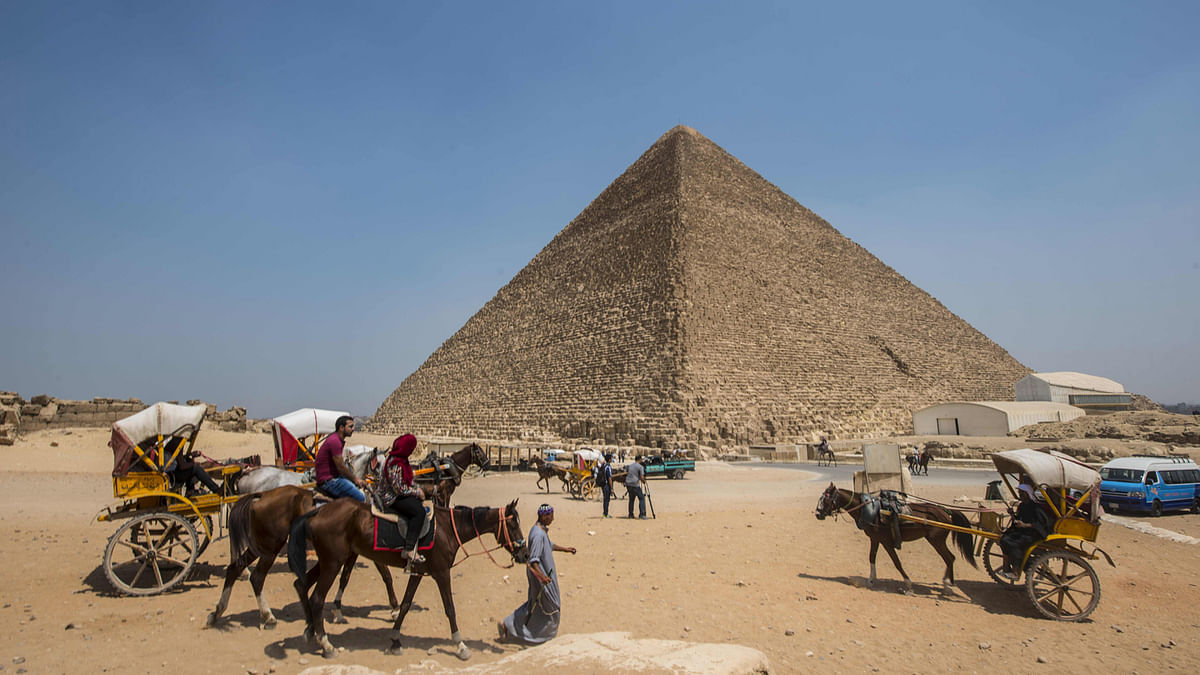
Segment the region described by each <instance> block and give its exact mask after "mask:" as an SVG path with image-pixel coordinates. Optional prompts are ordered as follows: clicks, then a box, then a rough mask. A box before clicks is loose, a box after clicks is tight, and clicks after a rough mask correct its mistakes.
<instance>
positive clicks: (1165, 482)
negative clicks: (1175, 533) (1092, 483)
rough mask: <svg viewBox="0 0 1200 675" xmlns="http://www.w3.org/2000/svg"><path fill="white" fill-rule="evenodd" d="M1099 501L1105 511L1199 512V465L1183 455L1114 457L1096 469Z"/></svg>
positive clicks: (1159, 513)
mask: <svg viewBox="0 0 1200 675" xmlns="http://www.w3.org/2000/svg"><path fill="white" fill-rule="evenodd" d="M1100 501H1101V503H1102V504H1103V505H1104V508H1106V509H1108V510H1109V511H1116V510H1126V511H1147V512H1149V513H1150V514H1151V515H1155V516H1158V515H1162V512H1163V511H1176V510H1183V509H1191V511H1192V513H1200V466H1197V465H1196V463H1195V462H1194V461H1192V459H1191V458H1190V457H1186V456H1183V455H1171V456H1170V457H1157V456H1150V455H1135V456H1133V457H1121V458H1119V459H1114V460H1112V461H1111V462H1109V463H1108V464H1105V465H1104V466H1103V467H1102V468H1101V469H1100Z"/></svg>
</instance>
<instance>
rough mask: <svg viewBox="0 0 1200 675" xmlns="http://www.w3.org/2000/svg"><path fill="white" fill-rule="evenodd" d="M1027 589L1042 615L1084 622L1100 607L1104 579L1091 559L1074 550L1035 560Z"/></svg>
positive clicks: (1047, 554)
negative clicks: (1101, 584) (1101, 582)
mask: <svg viewBox="0 0 1200 675" xmlns="http://www.w3.org/2000/svg"><path fill="white" fill-rule="evenodd" d="M1025 588H1026V589H1027V590H1028V591H1029V599H1030V600H1032V601H1033V605H1034V607H1037V609H1038V611H1039V612H1041V613H1042V615H1044V616H1046V617H1049V618H1051V619H1057V620H1059V621H1082V620H1083V619H1086V618H1087V617H1088V615H1089V614H1091V613H1092V610H1094V609H1096V605H1098V604H1100V578H1099V577H1097V576H1096V571H1095V570H1094V569H1092V566H1091V564H1089V563H1088V561H1087V560H1084V559H1083V557H1082V556H1080V555H1078V554H1076V553H1073V552H1071V551H1050V552H1048V553H1043V554H1041V555H1039V556H1038V557H1037V558H1034V560H1033V564H1031V565H1030V566H1029V571H1028V573H1027V575H1026V578H1025Z"/></svg>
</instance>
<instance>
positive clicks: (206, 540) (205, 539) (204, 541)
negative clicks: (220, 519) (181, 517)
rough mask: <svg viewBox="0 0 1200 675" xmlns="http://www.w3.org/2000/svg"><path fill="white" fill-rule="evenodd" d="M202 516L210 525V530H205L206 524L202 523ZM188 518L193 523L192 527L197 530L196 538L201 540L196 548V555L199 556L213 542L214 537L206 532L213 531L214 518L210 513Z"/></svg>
mask: <svg viewBox="0 0 1200 675" xmlns="http://www.w3.org/2000/svg"><path fill="white" fill-rule="evenodd" d="M201 518H203V519H204V522H205V524H207V525H208V530H205V529H204V525H201V524H200V519H201ZM187 520H188V522H189V523H191V524H192V529H193V530H195V531H196V539H197V540H199V542H200V543H199V545H198V547H197V548H196V557H197V558H199V557H200V556H201V555H203V554H204V550H205V549H207V548H208V545H209V544H211V543H212V537H210V536H209V535H208V534H206V532H212V529H213V519H212V516H209V515H204V516H197V515H191V516H188V517H187Z"/></svg>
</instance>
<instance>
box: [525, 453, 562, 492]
mask: <svg viewBox="0 0 1200 675" xmlns="http://www.w3.org/2000/svg"><path fill="white" fill-rule="evenodd" d="M529 461H530V463H532V464H533V465H534V466H535V467H536V468H537V472H538V479H537V486H538V489H541V487H542V481H546V492H549V491H550V479H551V478H557V479H559V480H561V481H562V484H563V489H564V490H566V489H567V485H569V482H568V481H567V470H566V469H564V468H562V467H561V466H555V465H553V464H551V463H550V462H547V461H546V460H544V459H542V458H541V457H534V458H532V459H530V460H529Z"/></svg>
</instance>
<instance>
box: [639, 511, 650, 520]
mask: <svg viewBox="0 0 1200 675" xmlns="http://www.w3.org/2000/svg"><path fill="white" fill-rule="evenodd" d="M638 520H649V518H647V517H646V514H644V513H643V514H642V515H640V516H638Z"/></svg>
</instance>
